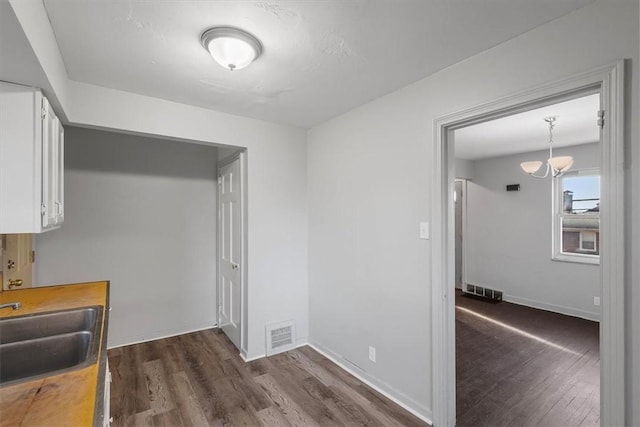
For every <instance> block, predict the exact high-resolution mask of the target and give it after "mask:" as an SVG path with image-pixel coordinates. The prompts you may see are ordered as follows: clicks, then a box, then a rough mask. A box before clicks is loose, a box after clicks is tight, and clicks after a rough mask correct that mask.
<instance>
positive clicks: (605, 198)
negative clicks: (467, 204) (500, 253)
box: [431, 61, 625, 426]
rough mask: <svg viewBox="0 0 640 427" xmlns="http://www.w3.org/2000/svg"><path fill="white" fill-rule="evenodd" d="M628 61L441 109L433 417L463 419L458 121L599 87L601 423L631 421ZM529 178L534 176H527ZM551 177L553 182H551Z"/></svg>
mask: <svg viewBox="0 0 640 427" xmlns="http://www.w3.org/2000/svg"><path fill="white" fill-rule="evenodd" d="M623 70H624V62H622V61H621V62H619V63H616V64H613V65H608V66H605V67H601V68H598V69H595V70H592V71H589V72H586V73H583V74H580V75H576V76H573V77H571V78H568V79H564V80H562V81H559V82H555V83H552V84H548V85H545V86H541V87H538V88H535V89H533V90H529V91H527V92H524V93H521V94H517V95H514V96H510V97H507V98H503V99H499V100H496V101H493V102H490V103H487V104H484V105H481V106H478V107H476V108H472V109H468V110H464V111H461V112H458V113H454V114H451V115H447V116H444V117H440V118H438V119H436V120H435V122H434V139H435V141H436V144H435V152H434V160H435V161H434V172H435V173H434V178H435V179H434V180H435V182H434V199H433V204H432V207H433V212H432V216H433V224H434V233H433V247H434V250H432V255H431V258H432V259H431V265H432V341H433V361H432V363H433V365H432V368H433V371H432V380H433V382H432V386H433V393H432V396H433V422H434V425H439V426H454V425H455V423H456V387H455V385H456V373H455V339H456V336H455V302H454V300H455V233H454V230H455V216H454V201H453V193H454V179H455V151H454V145H455V141H454V138H455V135H454V132H455V131H456V130H457V129H462V128H465V127H468V126H471V125H474V124H479V123H484V122H487V121H491V120H494V119H498V118H502V117H506V116H510V115H513V114H516V113H520V112H524V111H528V110H532V109H534V108H541V107H545V106H549V105H553V104H557V103H560V102H562V101H566V100H569V99H573V98H576V97H579V96H584V95H588V94H594V93H597V94H599V97H600V105H601V107H602V110H603V111H604V123H603V127H602V128H601V130H600V141H601V143H600V158H601V177H602V181H601V192H602V197H601V200H600V207H601V209H602V212H603V215H602V216H601V217H600V231H601V238H600V242H599V244H600V246H601V248H602V252H601V256H600V283H601V300H600V302H601V321H600V325H599V335H600V423H601V424H602V425H623V424H624V419H625V418H624V414H625V407H624V405H625V404H624V400H625V399H624V390H625V377H624V335H625V323H624V276H623V273H624V271H625V270H624V258H625V256H624V236H625V233H624V209H623V207H624V199H623V194H624V193H623V190H624V173H623V161H622V160H623V152H624V143H623V141H624V138H623V135H624V114H623V106H624V90H623V82H624V79H623V77H624V74H623ZM523 179H531V178H530V177H527V176H526V175H525V176H524V178H523ZM549 185H551V184H549Z"/></svg>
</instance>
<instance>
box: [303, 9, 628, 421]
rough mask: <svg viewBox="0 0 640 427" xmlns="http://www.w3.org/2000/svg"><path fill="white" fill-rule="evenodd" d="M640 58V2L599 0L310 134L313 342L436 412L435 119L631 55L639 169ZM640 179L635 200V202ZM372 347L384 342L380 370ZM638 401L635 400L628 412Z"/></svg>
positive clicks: (427, 411) (404, 398) (408, 399)
mask: <svg viewBox="0 0 640 427" xmlns="http://www.w3.org/2000/svg"><path fill="white" fill-rule="evenodd" d="M638 52H639V46H638V2H637V1H636V0H628V1H597V2H595V3H594V4H592V5H589V6H586V7H584V8H582V9H580V10H578V11H575V12H573V13H570V14H568V15H566V16H564V17H561V18H559V19H557V20H555V21H552V22H550V23H548V24H546V25H544V26H541V27H539V28H536V29H534V30H532V31H530V32H528V33H525V34H523V35H521V36H519V37H517V38H515V39H513V40H510V41H508V42H506V43H503V44H501V45H499V46H496V47H494V48H492V49H490V50H488V51H485V52H483V53H481V54H479V55H476V56H474V57H471V58H468V59H466V60H464V61H462V62H460V63H458V64H456V65H454V66H451V67H449V68H447V69H445V70H443V71H441V72H439V73H436V74H434V75H432V76H430V77H427V78H425V79H423V80H421V81H419V82H417V83H415V84H412V85H410V86H407V87H405V88H403V89H401V90H399V91H397V92H394V93H392V94H389V95H387V96H385V97H382V98H380V99H378V100H375V101H373V102H371V103H369V104H366V105H363V106H361V107H359V108H357V109H355V110H353V111H351V112H349V113H347V114H344V115H342V116H340V117H337V118H335V119H333V120H331V121H329V122H327V123H325V124H323V125H320V126H317V127H315V128H313V129H311V130H310V131H309V133H308V140H309V295H310V306H309V316H310V317H309V319H310V325H311V328H310V341H312V342H314V343H316V344H317V345H319V346H322V347H323V348H325V349H326V350H328V351H330V352H333V353H334V355H337V356H342V357H344V358H345V359H348V360H351V361H353V362H354V363H356V364H357V365H359V366H360V368H361V372H364V374H365V375H369V376H371V377H374V378H375V380H376V381H378V383H379V384H382V386H383V387H386V389H387V390H388V391H390V392H391V393H393V394H395V395H396V396H397V397H398V398H399V399H400V400H402V401H404V402H405V403H407V404H409V405H413V406H414V408H416V409H417V410H419V411H421V412H422V413H423V414H424V415H426V416H429V415H430V409H431V336H430V330H431V310H430V307H431V301H430V297H429V295H430V292H431V283H430V282H431V268H430V265H429V260H430V250H431V246H430V242H429V241H424V240H419V238H418V222H419V221H421V220H431V221H438V220H439V219H438V218H429V217H430V213H431V211H432V210H431V189H432V185H433V184H432V183H433V179H432V165H433V152H434V141H433V134H434V132H433V125H432V124H433V120H434V119H435V118H437V117H440V116H443V115H445V114H449V113H453V112H457V111H461V110H463V109H466V108H469V107H472V106H475V105H479V104H482V103H486V102H489V101H493V100H495V99H498V98H500V97H503V96H507V95H510V94H513V93H517V92H522V91H525V90H529V89H531V88H532V87H534V86H537V85H541V84H544V83H548V82H553V81H556V80H559V79H561V78H563V77H567V76H570V75H573V74H577V73H580V72H583V71H585V70H589V69H592V68H595V67H597V66H600V65H603V64H607V63H610V62H614V61H617V60H620V59H622V58H632V61H631V62H630V68H629V70H630V71H633V74H632V75H630V76H629V79H628V83H629V84H630V86H629V87H628V93H629V94H630V96H629V99H628V102H629V104H628V107H629V108H630V110H629V111H630V112H631V114H632V115H631V116H629V117H633V118H634V120H629V122H628V127H627V131H628V135H629V139H628V143H629V146H628V153H629V156H628V159H627V162H628V167H631V164H633V167H634V168H638V166H637V164H638V163H639V160H640V144H638V125H637V123H638V122H637V120H635V118H637V117H638V74H637V60H638ZM636 176H637V174H636ZM636 181H637V179H636V180H635V181H634V182H633V185H634V186H636V187H635V188H636V189H635V192H636V193H633V192H631V190H629V193H628V195H629V196H631V195H632V194H634V196H633V197H637V184H638V183H637V182H636ZM638 214H639V213H638V212H635V213H634V215H636V218H637V215H638ZM633 245H634V248H635V249H634V250H635V251H637V250H638V247H637V245H638V242H637V241H635V242H634V243H633ZM629 247H631V242H629ZM636 253H637V252H636ZM636 265H637V264H636ZM633 268H634V270H633V280H632V277H631V276H630V277H628V286H630V287H631V285H632V284H634V285H633V286H634V287H635V288H636V289H634V295H636V296H635V297H634V298H636V301H637V300H638V296H637V294H638V292H639V291H640V290H638V289H637V286H638V283H640V276H638V270H637V267H633ZM638 324H639V323H636V324H635V325H638ZM631 327H632V328H634V330H635V335H633V337H634V338H633V340H634V341H636V340H639V339H640V338H639V337H640V334H639V333H638V330H637V329H635V328H636V327H637V326H633V325H631ZM380 343H383V344H380ZM368 344H373V345H376V346H377V347H378V361H377V363H375V364H374V363H371V362H369V361H368V359H367V345H368ZM635 345H636V346H637V344H635ZM630 360H631V359H630ZM639 373H640V354H634V364H633V369H631V366H630V370H629V375H628V376H627V378H635V379H634V380H633V381H634V382H640V379H638V378H640V375H639ZM633 374H635V375H633ZM634 387H635V388H634V390H635V391H636V392H637V390H638V386H637V385H636V386H634ZM638 397H639V396H636V395H634V394H631V393H630V394H629V396H628V399H629V406H628V407H629V408H630V410H631V408H632V407H633V405H632V404H631V403H632V402H637V400H638ZM634 398H635V400H634ZM632 424H633V423H629V425H632ZM635 424H636V425H639V424H640V419H638V420H635Z"/></svg>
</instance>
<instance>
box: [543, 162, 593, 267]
mask: <svg viewBox="0 0 640 427" xmlns="http://www.w3.org/2000/svg"><path fill="white" fill-rule="evenodd" d="M593 175H597V176H599V177H601V178H602V175H601V173H600V168H584V169H577V170H573V171H570V172H567V173H565V174H564V175H562V176H559V177H557V178H554V179H553V184H552V202H553V203H552V211H553V226H552V239H551V240H552V254H551V259H552V260H554V261H562V262H573V263H579V264H593V265H599V264H600V254H588V253H581V254H579V253H571V252H562V238H563V234H562V220H563V218H565V217H567V216H568V215H567V214H565V213H564V211H563V205H564V190H563V185H562V183H563V179H564V178H567V177H573V176H593ZM600 191H602V187H601V190H600ZM600 200H602V194H600ZM588 216H589V217H590V218H597V219H598V221H599V220H600V212H598V213H597V214H596V213H593V214H589V215H588ZM599 229H600V228H598V230H599ZM593 233H595V231H594V232H593ZM579 242H580V243H579V247H580V250H583V248H582V232H579ZM584 250H585V251H590V252H596V251H597V250H598V239H597V236H594V249H593V250H590V249H584Z"/></svg>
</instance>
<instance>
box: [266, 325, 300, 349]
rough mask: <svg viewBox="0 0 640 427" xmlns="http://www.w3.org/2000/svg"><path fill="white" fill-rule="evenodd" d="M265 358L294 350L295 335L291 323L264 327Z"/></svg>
mask: <svg viewBox="0 0 640 427" xmlns="http://www.w3.org/2000/svg"><path fill="white" fill-rule="evenodd" d="M266 332H267V356H271V355H274V354H278V353H282V352H284V351H289V350H293V349H294V348H296V334H295V328H294V325H293V321H290V320H289V321H286V322H279V323H271V324H269V325H267V326H266Z"/></svg>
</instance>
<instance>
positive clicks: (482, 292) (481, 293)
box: [464, 284, 502, 302]
mask: <svg viewBox="0 0 640 427" xmlns="http://www.w3.org/2000/svg"><path fill="white" fill-rule="evenodd" d="M464 292H465V293H466V294H467V295H474V296H477V297H483V298H487V299H490V300H492V301H495V302H498V301H502V291H496V290H494V289H489V288H483V287H482V286H477V285H470V284H467V286H466V290H465V291H464Z"/></svg>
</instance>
